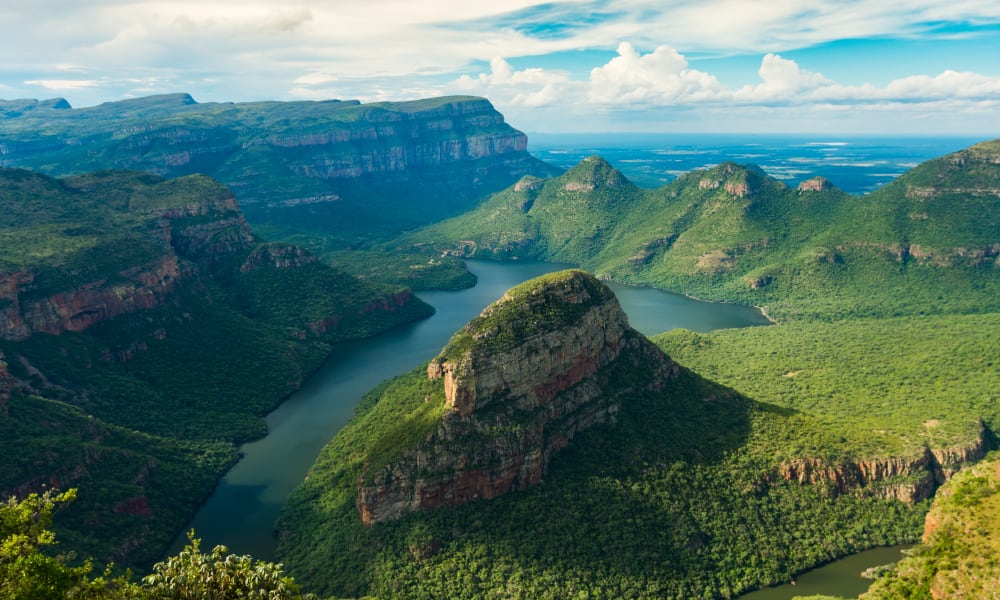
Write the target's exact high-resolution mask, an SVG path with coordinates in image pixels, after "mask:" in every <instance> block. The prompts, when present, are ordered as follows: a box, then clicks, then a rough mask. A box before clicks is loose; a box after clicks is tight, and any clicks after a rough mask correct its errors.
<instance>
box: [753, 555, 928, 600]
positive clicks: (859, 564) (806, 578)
mask: <svg viewBox="0 0 1000 600" xmlns="http://www.w3.org/2000/svg"><path fill="white" fill-rule="evenodd" d="M909 547H910V546H890V547H886V548H874V549H872V550H866V551H864V552H858V553H857V554H852V555H851V556H848V557H845V558H842V559H840V560H838V561H834V562H832V563H830V564H828V565H824V566H822V567H819V568H818V569H813V570H811V571H807V572H805V573H803V574H801V575H799V576H798V577H797V578H796V579H795V585H792V584H790V583H788V584H785V585H779V586H777V587H771V588H765V589H763V590H757V591H756V592H750V593H749V594H744V595H742V596H740V597H739V600H791V599H792V598H795V597H796V596H816V595H821V594H822V595H826V596H841V597H843V598H856V597H858V596H859V595H860V594H862V593H864V592H866V591H868V586H869V585H871V583H872V580H871V579H865V578H864V577H862V576H861V573H862V572H863V571H864V570H865V569H869V568H871V567H878V566H881V565H887V564H889V563H894V562H896V561H898V560H899V559H900V558H901V557H902V551H903V550H904V549H906V548H909Z"/></svg>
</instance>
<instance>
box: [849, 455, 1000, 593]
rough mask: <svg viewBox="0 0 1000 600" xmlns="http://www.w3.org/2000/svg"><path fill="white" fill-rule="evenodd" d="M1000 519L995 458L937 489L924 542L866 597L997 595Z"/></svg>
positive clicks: (999, 472) (999, 485)
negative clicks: (999, 528)
mask: <svg viewBox="0 0 1000 600" xmlns="http://www.w3.org/2000/svg"><path fill="white" fill-rule="evenodd" d="M998 517H1000V461H998V460H997V457H996V455H992V456H990V457H987V459H986V460H984V461H982V462H980V463H978V464H976V465H974V466H972V467H970V468H967V469H963V470H962V472H960V473H958V474H957V475H956V476H955V477H954V478H953V479H952V480H950V481H949V482H948V483H947V484H945V485H944V486H943V487H942V488H941V489H940V490H939V491H938V493H937V495H936V496H935V497H934V502H933V504H932V505H931V509H930V512H928V513H927V518H926V520H925V523H924V534H923V539H922V543H921V544H919V545H917V546H916V547H914V548H912V549H911V550H910V551H908V552H907V553H906V555H905V556H904V557H903V558H902V560H900V561H899V562H898V563H896V564H894V565H890V566H889V567H888V569H887V572H885V573H882V574H880V576H879V577H878V579H877V580H876V581H875V582H874V583H873V584H872V587H871V588H870V589H869V590H868V592H867V593H865V594H862V596H861V598H863V599H864V600H879V599H882V598H885V599H889V598H904V597H907V598H909V597H924V598H933V599H935V600H945V599H948V598H994V597H996V595H997V594H996V590H997V585H998V583H1000V567H998V565H997V561H996V555H997V552H998V551H1000V541H998V540H1000V538H998V536H997V533H998V523H1000V521H998Z"/></svg>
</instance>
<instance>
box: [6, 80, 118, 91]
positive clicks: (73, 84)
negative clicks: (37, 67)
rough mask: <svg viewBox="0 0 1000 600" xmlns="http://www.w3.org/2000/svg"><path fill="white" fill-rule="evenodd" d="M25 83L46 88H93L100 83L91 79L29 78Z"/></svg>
mask: <svg viewBox="0 0 1000 600" xmlns="http://www.w3.org/2000/svg"><path fill="white" fill-rule="evenodd" d="M24 83H25V85H35V86H40V87H43V88H45V89H48V90H61V91H65V90H80V89H84V88H93V87H97V86H98V85H100V83H99V82H98V81H95V80H93V79H31V80H28V81H25V82H24Z"/></svg>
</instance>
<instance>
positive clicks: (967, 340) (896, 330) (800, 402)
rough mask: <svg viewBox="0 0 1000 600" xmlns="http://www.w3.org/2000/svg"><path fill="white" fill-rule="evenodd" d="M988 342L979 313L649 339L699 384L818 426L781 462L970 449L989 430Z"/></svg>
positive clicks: (997, 360) (988, 324)
mask: <svg viewBox="0 0 1000 600" xmlns="http://www.w3.org/2000/svg"><path fill="white" fill-rule="evenodd" d="M998 335H1000V314H988V315H936V316H927V317H919V316H918V317H899V318H894V319H857V320H847V321H838V322H835V323H784V324H778V325H773V326H770V327H753V328H748V329H739V330H721V331H714V332H711V333H707V334H696V333H692V332H689V331H682V330H675V331H673V332H670V333H667V334H663V335H660V336H657V337H656V338H655V341H656V342H657V344H659V345H660V347H661V348H663V350H664V351H665V352H667V353H668V354H670V355H671V356H672V357H673V358H674V359H675V360H677V361H678V362H679V363H681V364H683V365H685V366H687V367H689V368H691V369H692V370H694V371H696V372H697V373H698V374H699V375H701V376H703V377H705V378H707V379H710V380H712V381H716V382H719V383H721V384H723V385H726V386H729V387H731V388H733V389H735V390H737V391H738V392H739V393H741V394H744V395H746V396H748V397H750V398H754V399H756V400H760V401H763V402H767V403H769V404H773V405H776V406H780V407H783V408H787V409H791V410H794V411H796V412H799V413H803V414H808V415H810V416H811V417H814V418H815V419H817V420H818V421H819V422H821V423H822V428H821V430H822V432H823V436H822V437H820V438H817V439H812V440H810V439H809V437H808V436H806V435H804V434H803V433H804V432H800V433H799V434H798V435H796V436H794V437H793V438H790V439H788V440H787V441H786V442H785V443H786V444H787V446H786V447H785V448H783V449H782V450H781V454H780V455H779V458H780V459H781V460H786V459H790V458H792V457H796V456H800V457H801V456H811V457H823V456H825V455H827V454H829V453H830V452H831V451H833V450H834V449H836V451H837V452H841V453H843V454H844V456H847V457H854V458H871V457H883V456H915V455H919V453H920V452H922V451H923V449H924V448H925V447H929V448H931V449H946V448H960V447H966V446H969V445H972V444H974V443H975V441H976V440H977V439H979V437H980V435H981V428H982V424H983V423H985V424H986V426H987V428H988V429H989V430H991V431H998V430H1000V396H998V390H997V386H996V382H997V377H998V374H1000V348H998V347H997V344H996V343H995V340H996V339H997V336H998ZM768 437H769V439H770V440H771V441H772V442H773V443H777V442H778V438H777V437H776V436H775V435H773V434H771V433H769V434H768ZM831 441H833V442H835V443H831Z"/></svg>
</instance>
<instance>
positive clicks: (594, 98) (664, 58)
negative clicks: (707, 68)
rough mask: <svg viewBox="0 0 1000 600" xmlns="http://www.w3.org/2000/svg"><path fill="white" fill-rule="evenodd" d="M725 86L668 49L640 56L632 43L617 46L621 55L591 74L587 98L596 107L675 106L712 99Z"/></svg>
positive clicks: (663, 48)
mask: <svg viewBox="0 0 1000 600" xmlns="http://www.w3.org/2000/svg"><path fill="white" fill-rule="evenodd" d="M722 91H723V86H722V84H720V83H719V81H718V80H717V79H716V78H715V77H713V76H712V75H709V74H708V73H704V72H702V71H697V70H694V69H689V68H688V63H687V59H685V58H684V57H683V56H681V54H680V53H679V52H677V50H675V49H673V48H670V47H669V46H659V47H658V48H656V50H654V51H653V52H651V53H649V54H645V55H640V54H639V53H638V52H637V51H636V49H635V48H634V47H633V46H632V44H630V43H628V42H622V43H620V44H619V45H618V56H616V57H615V58H613V59H611V60H610V61H608V63H607V64H605V65H604V66H601V67H596V68H594V69H593V70H591V72H590V85H589V92H588V96H589V99H590V101H591V102H594V103H597V104H612V103H625V104H660V105H665V104H674V103H678V102H698V101H703V100H713V99H716V98H718V97H719V95H720V94H721V93H722Z"/></svg>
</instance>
